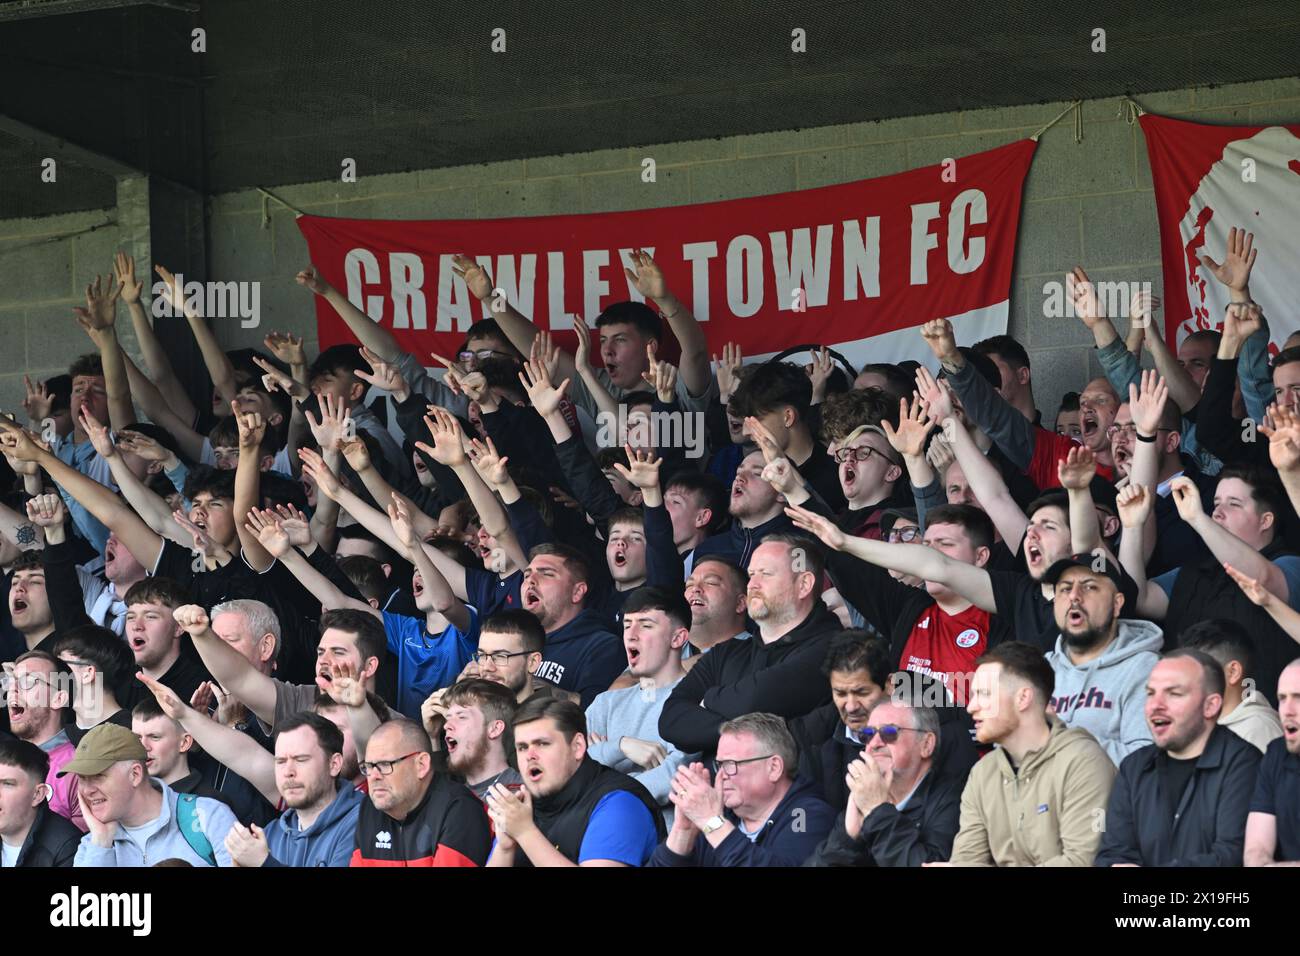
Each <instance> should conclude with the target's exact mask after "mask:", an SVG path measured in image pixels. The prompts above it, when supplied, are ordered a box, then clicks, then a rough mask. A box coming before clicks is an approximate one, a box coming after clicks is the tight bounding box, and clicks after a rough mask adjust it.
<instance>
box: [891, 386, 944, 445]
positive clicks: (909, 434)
mask: <svg viewBox="0 0 1300 956" xmlns="http://www.w3.org/2000/svg"><path fill="white" fill-rule="evenodd" d="M934 427H935V423H934V422H933V421H930V420H929V417H928V415H927V412H926V406H925V403H924V402H922V401H921V396H920V395H919V394H917V393H916V392H913V393H912V400H911V402H909V401H908V400H907V399H906V398H901V399H899V401H898V427H897V428H895V427H894V426H893V425H891V424H890V423H889V419H887V418H885V419H881V422H880V429H881V431H883V432H884V433H885V438H887V439H888V440H889V444H890V445H892V446H893V448H894V451H896V452H898V453H899V454H900V455H902V456H903V457H904V458H920V457H921V456H922V455H923V454H925V440H926V439H927V438H929V437H930V432H932V431H934Z"/></svg>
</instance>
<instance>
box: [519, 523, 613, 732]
mask: <svg viewBox="0 0 1300 956" xmlns="http://www.w3.org/2000/svg"><path fill="white" fill-rule="evenodd" d="M590 582H591V568H590V565H588V564H587V560H586V558H584V557H583V556H582V554H581V553H580V552H578V551H577V550H576V549H574V548H570V547H568V546H567V545H562V544H541V545H538V546H537V547H535V548H533V550H532V552H531V553H530V554H529V560H528V568H527V569H526V570H525V571H524V586H523V589H522V590H521V591H520V597H521V599H522V601H523V607H524V610H525V611H529V612H530V613H532V614H533V615H535V616H536V617H537V620H538V622H539V623H540V624H541V625H542V628H543V630H545V631H546V648H545V650H544V652H543V656H542V662H541V664H540V665H539V666H538V668H537V670H536V672H535V673H536V676H537V677H539V678H541V679H542V680H544V681H549V682H551V683H552V684H555V685H557V686H559V687H560V688H561V689H562V690H566V691H570V692H572V693H576V694H578V696H579V697H580V698H581V704H582V706H583V707H586V706H587V705H588V704H590V703H591V702H592V701H593V700H594V699H595V698H596V695H597V694H599V693H600V692H601V691H603V690H605V689H606V688H607V687H609V685H610V684H611V683H612V682H613V680H614V678H616V677H618V675H619V674H621V673H622V672H623V667H624V666H625V664H626V663H627V661H626V658H625V657H624V654H623V648H622V646H621V644H620V642H619V640H618V638H617V637H615V636H614V634H613V632H611V631H610V630H609V627H608V624H607V623H606V616H605V615H603V614H600V613H598V612H596V611H594V610H592V609H591V608H588V607H587V606H586V605H587V596H588V593H589V589H590Z"/></svg>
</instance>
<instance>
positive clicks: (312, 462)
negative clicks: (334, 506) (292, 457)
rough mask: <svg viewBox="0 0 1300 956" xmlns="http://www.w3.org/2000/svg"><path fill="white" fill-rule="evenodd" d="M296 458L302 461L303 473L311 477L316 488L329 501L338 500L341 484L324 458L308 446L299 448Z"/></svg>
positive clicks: (341, 490)
mask: <svg viewBox="0 0 1300 956" xmlns="http://www.w3.org/2000/svg"><path fill="white" fill-rule="evenodd" d="M298 460H299V461H301V462H302V470H303V474H305V475H306V476H307V477H308V478H310V479H311V481H312V484H314V485H315V486H316V490H317V491H319V492H320V493H321V494H323V495H324V496H325V497H326V498H329V499H330V500H331V501H338V500H339V495H340V494H342V492H343V485H342V484H340V483H339V476H338V475H336V474H334V472H333V471H331V470H330V467H329V465H327V464H325V459H324V458H322V457H321V456H320V455H319V454H317V453H316V452H314V451H312V450H311V449H310V448H299V449H298Z"/></svg>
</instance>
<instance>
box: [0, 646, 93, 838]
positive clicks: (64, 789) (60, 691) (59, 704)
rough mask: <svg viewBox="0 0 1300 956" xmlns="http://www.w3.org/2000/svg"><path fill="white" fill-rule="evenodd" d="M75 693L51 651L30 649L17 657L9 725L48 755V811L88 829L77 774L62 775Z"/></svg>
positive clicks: (9, 691) (8, 697) (64, 667)
mask: <svg viewBox="0 0 1300 956" xmlns="http://www.w3.org/2000/svg"><path fill="white" fill-rule="evenodd" d="M71 694H72V673H71V671H70V670H69V669H68V667H67V665H65V664H63V663H62V662H61V661H59V659H58V658H56V657H55V656H54V655H53V654H47V653H45V652H44V651H28V652H27V653H26V654H23V655H22V656H21V657H19V658H18V660H16V661H14V669H13V674H12V676H11V678H10V683H9V685H8V689H7V693H6V695H5V696H6V701H7V704H8V708H9V729H10V730H11V731H13V734H14V736H15V737H17V738H18V739H19V740H25V741H27V742H28V743H31V744H35V745H36V746H37V747H40V748H41V750H43V751H44V752H45V754H46V756H47V757H49V759H50V769H49V773H48V774H47V775H46V778H45V784H46V786H48V787H49V788H50V791H49V793H50V795H49V803H50V809H51V810H53V811H54V812H55V813H57V814H58V815H59V816H61V817H67V818H68V819H69V820H71V821H72V822H73V823H75V824H76V825H77V827H78V828H79V829H80V830H81V831H82V832H83V833H84V832H85V830H86V823H85V821H84V820H83V819H82V817H81V805H80V803H78V802H77V777H76V775H75V774H68V775H67V776H66V777H60V776H58V773H59V771H60V770H62V769H63V765H64V764H66V763H67V762H68V761H69V760H71V759H72V754H73V752H74V751H75V749H76V748H75V746H74V745H73V743H72V741H71V740H69V739H68V734H67V731H65V730H64V729H63V717H64V714H65V713H66V711H67V709H68V703H69V700H70V698H71Z"/></svg>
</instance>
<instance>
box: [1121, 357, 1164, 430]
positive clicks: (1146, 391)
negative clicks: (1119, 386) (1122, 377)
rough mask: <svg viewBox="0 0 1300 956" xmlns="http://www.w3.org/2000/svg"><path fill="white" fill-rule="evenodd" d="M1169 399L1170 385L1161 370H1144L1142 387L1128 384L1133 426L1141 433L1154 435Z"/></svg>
mask: <svg viewBox="0 0 1300 956" xmlns="http://www.w3.org/2000/svg"><path fill="white" fill-rule="evenodd" d="M1168 400H1169V386H1168V385H1166V384H1165V380H1164V378H1162V377H1161V375H1160V373H1159V372H1156V371H1153V370H1151V369H1146V370H1145V371H1143V372H1142V380H1141V387H1140V388H1139V387H1138V386H1137V385H1135V384H1133V383H1132V382H1130V383H1129V386H1128V407H1129V412H1130V413H1131V414H1132V415H1133V427H1134V428H1136V429H1137V432H1138V434H1139V435H1147V436H1151V435H1154V434H1155V433H1156V431H1157V429H1159V428H1160V418H1161V416H1162V415H1164V412H1165V403H1166V402H1167V401H1168Z"/></svg>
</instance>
